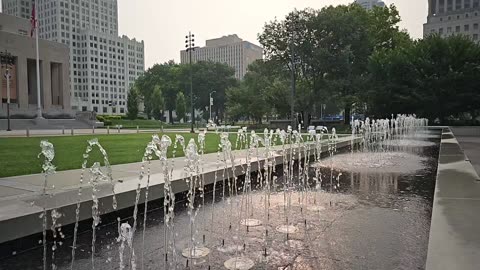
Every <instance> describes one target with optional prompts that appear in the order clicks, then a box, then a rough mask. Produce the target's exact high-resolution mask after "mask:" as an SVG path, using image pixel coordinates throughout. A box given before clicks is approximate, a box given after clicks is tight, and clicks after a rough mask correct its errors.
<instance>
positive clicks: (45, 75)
mask: <svg viewBox="0 0 480 270" xmlns="http://www.w3.org/2000/svg"><path fill="white" fill-rule="evenodd" d="M41 71H42V72H41V73H40V76H41V77H42V80H41V82H42V90H43V91H42V92H43V96H42V98H43V99H42V105H43V108H44V109H45V110H48V109H50V107H52V70H51V65H50V61H47V60H43V61H42V63H41Z"/></svg>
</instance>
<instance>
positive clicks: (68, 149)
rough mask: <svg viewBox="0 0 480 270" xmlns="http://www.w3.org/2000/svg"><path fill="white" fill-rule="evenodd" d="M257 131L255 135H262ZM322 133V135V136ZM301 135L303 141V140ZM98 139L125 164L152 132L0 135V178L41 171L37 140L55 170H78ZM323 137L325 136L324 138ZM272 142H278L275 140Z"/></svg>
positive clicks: (210, 136)
mask: <svg viewBox="0 0 480 270" xmlns="http://www.w3.org/2000/svg"><path fill="white" fill-rule="evenodd" d="M262 134H263V132H262V133H259V136H262ZM166 135H168V136H169V137H170V138H171V139H172V142H174V141H175V135H176V134H174V133H168V134H166ZM180 135H182V136H183V137H184V138H185V142H186V143H188V141H189V140H190V139H192V138H194V139H195V140H197V136H198V134H191V133H180ZM324 136H326V135H324ZM307 137H308V136H307V135H304V140H307ZM93 138H98V141H99V143H100V144H101V145H102V146H103V148H105V150H106V151H107V154H108V158H109V161H110V164H112V165H115V164H125V163H133V162H140V161H141V160H142V157H143V153H144V151H145V147H146V146H147V144H148V143H149V142H150V141H151V138H152V134H148V133H140V134H118V135H117V134H115V135H82V136H60V137H31V138H23V137H22V138H0V177H8V176H17V175H27V174H34V173H40V172H41V171H42V167H41V166H42V162H43V159H42V158H38V154H39V153H40V151H41V149H40V142H41V141H42V140H48V141H49V142H51V143H52V144H53V145H54V148H55V159H54V161H53V164H54V165H55V166H56V167H57V171H64V170H72V169H79V168H81V165H82V163H83V154H84V152H85V149H86V147H87V145H88V143H87V141H88V140H90V139H93ZM236 139H237V135H236V134H231V135H230V141H231V142H232V146H233V148H235V141H236ZM324 139H325V138H324ZM276 143H279V142H278V141H277V142H276ZM219 144H220V136H219V135H218V134H214V133H207V137H206V139H205V153H212V152H217V151H218V146H219ZM183 155H184V154H183V150H182V149H181V147H180V146H179V147H178V148H177V150H176V154H175V156H176V157H180V156H183ZM167 156H168V157H172V156H173V147H169V149H168V152H167ZM95 161H101V162H102V164H103V157H102V156H101V153H100V151H99V150H98V149H97V148H96V147H95V148H94V150H93V151H92V152H91V154H90V158H89V163H88V166H91V165H92V163H93V162H95Z"/></svg>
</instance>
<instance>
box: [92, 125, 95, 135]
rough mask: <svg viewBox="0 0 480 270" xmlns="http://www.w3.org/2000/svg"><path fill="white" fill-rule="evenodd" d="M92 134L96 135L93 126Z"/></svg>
mask: <svg viewBox="0 0 480 270" xmlns="http://www.w3.org/2000/svg"><path fill="white" fill-rule="evenodd" d="M92 134H95V126H92Z"/></svg>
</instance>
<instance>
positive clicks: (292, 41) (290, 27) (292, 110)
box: [287, 14, 298, 128]
mask: <svg viewBox="0 0 480 270" xmlns="http://www.w3.org/2000/svg"><path fill="white" fill-rule="evenodd" d="M292 20H293V21H294V22H293V23H291V24H290V23H289V22H288V21H287V29H288V31H290V32H291V33H290V35H291V36H290V61H291V62H290V64H291V67H290V76H291V78H290V80H291V93H290V99H291V103H290V115H291V117H292V122H291V123H292V128H295V127H296V115H295V92H296V74H295V64H296V59H295V58H296V57H295V39H296V35H297V29H296V27H295V21H297V20H298V15H296V14H294V15H293V18H292Z"/></svg>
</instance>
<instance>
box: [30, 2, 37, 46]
mask: <svg viewBox="0 0 480 270" xmlns="http://www.w3.org/2000/svg"><path fill="white" fill-rule="evenodd" d="M30 23H31V30H30V37H33V34H34V33H35V31H36V29H37V13H36V11H35V0H32V17H31V18H30Z"/></svg>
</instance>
